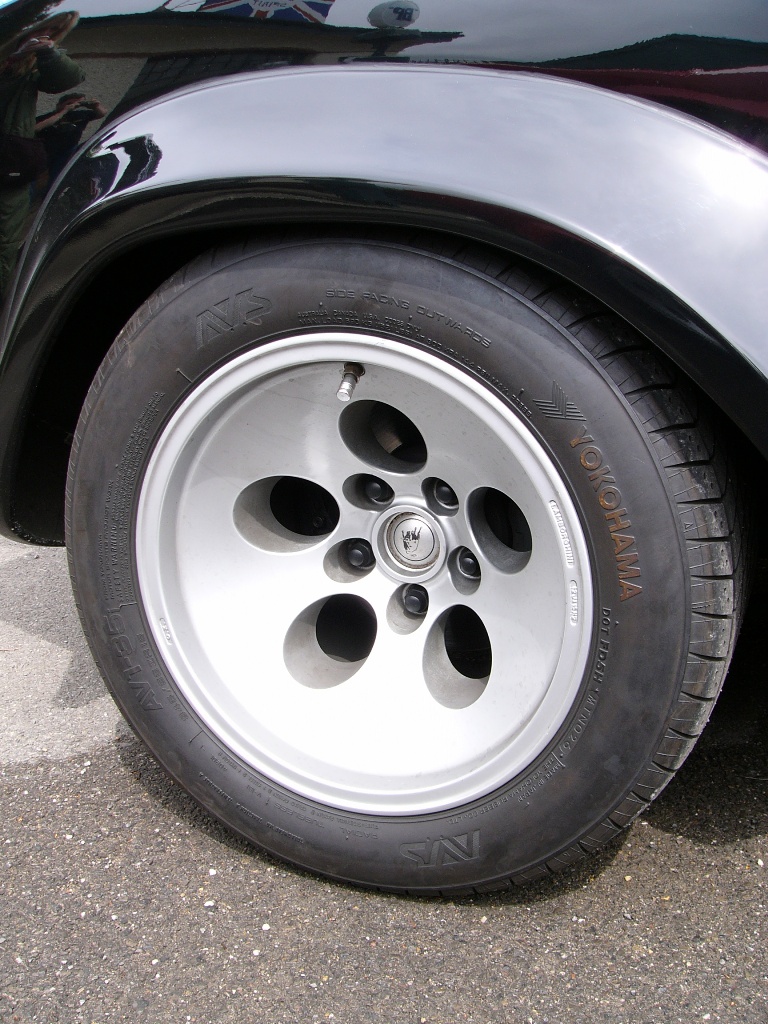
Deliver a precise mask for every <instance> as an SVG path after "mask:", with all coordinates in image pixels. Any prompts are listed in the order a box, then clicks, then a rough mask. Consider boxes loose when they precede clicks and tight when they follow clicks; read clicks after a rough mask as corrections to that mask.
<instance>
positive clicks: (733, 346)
mask: <svg viewBox="0 0 768 1024" xmlns="http://www.w3.org/2000/svg"><path fill="white" fill-rule="evenodd" d="M323 218H325V219H326V220H329V219H333V220H335V221H337V222H338V221H354V220H365V221H367V222H369V223H371V222H378V223H388V224H408V225H410V226H427V227H433V228H438V229H442V230H446V231H453V232H458V233H460V234H462V235H465V236H468V237H473V238H476V239H479V240H484V241H487V242H492V243H495V244H499V245H503V246H504V247H506V248H507V249H509V250H511V251H514V252H518V253H521V254H522V255H525V256H528V257H531V258H533V259H537V260H538V261H539V262H541V263H543V264H545V265H548V266H549V267H551V268H552V269H553V270H555V271H557V272H558V273H561V274H563V275H564V276H566V277H567V278H569V279H571V280H572V281H574V282H575V283H577V284H579V285H581V286H583V287H585V288H586V289H587V290H589V291H590V292H591V293H592V294H594V295H596V296H597V297H598V298H599V299H601V300H602V301H604V302H605V303H607V304H608V305H609V306H611V307H613V308H614V309H615V310H617V311H618V312H619V313H621V314H623V315H624V316H626V317H627V319H629V320H630V321H631V322H633V323H634V324H635V325H636V326H637V327H639V328H640V329H641V330H644V331H645V333H646V334H647V335H648V336H649V337H650V338H651V340H653V341H654V342H655V343H656V344H658V345H659V346H660V347H661V348H663V349H664V350H665V351H666V352H667V353H668V354H669V355H670V356H672V358H673V359H675V360H676V361H677V362H678V364H679V365H681V366H682V367H683V369H684V370H685V371H686V372H687V373H688V374H689V375H690V376H691V377H692V378H693V379H694V380H696V381H697V382H698V383H699V384H700V385H701V386H702V387H703V388H704V389H705V390H706V391H708V392H709V393H710V394H711V395H712V396H713V398H714V399H715V400H716V401H717V402H718V404H720V405H721V406H722V407H723V408H724V409H725V411H726V412H727V414H728V415H730V416H731V418H732V419H733V420H734V421H735V422H736V423H737V424H738V425H739V426H740V427H741V428H742V429H743V430H744V431H745V432H746V434H747V435H748V436H749V437H750V438H751V439H752V440H753V441H754V442H755V443H756V445H757V446H758V447H759V448H760V449H761V450H762V451H763V453H764V454H767V455H768V424H767V423H766V420H765V416H764V409H765V402H766V398H767V397H768V340H767V339H766V330H765V289H766V281H768V160H766V159H765V158H764V157H763V156H762V155H761V154H759V153H757V152H756V151H753V150H751V149H749V148H748V147H747V146H745V145H744V144H741V143H738V142H735V141H734V140H732V139H731V138H730V137H729V136H726V135H724V134H722V133H720V132H718V131H716V130H714V129H712V128H710V127H708V126H706V125H704V124H703V123H700V122H698V121H696V120H693V119H691V118H688V117H685V116H683V115H681V114H677V113H675V112H672V111H670V110H668V109H666V108H663V107H660V106H656V105H654V104H650V103H646V102H643V101H639V100H634V99H630V98H627V97H625V96H621V95H618V94H616V93H611V92H606V91H603V90H601V89H597V88H594V87H592V86H586V85H582V84H579V83H574V82H569V81H564V80H561V79H558V78H552V77H547V76H543V75H534V74H527V73H520V72H497V71H490V70H481V69H474V68H445V67H439V68H437V67H423V66H421V67H414V66H402V65H398V66H347V67H344V68H300V69H289V70H280V71H270V72H263V73H256V74H249V75H242V76H236V77H232V78H227V79H219V80H216V81H213V82H206V83H204V84H202V85H200V86H196V87H191V88H189V89H186V90H183V91H180V92H178V93H174V94H172V95H170V96H168V97H166V98H164V99H162V100H160V101H157V102H155V103H153V104H151V105H148V106H145V107H142V108H138V109H137V110H135V111H134V112H132V113H130V114H128V115H126V116H125V117H123V118H122V119H121V120H120V121H117V122H115V123H113V124H111V125H109V126H108V127H107V128H105V129H104V130H103V131H102V132H101V133H99V135H98V136H96V137H95V139H94V140H92V143H91V145H90V146H89V148H87V149H86V150H85V151H84V152H83V153H82V154H81V155H80V156H79V157H78V158H76V160H75V161H74V163H73V164H71V165H70V167H69V169H68V171H67V172H66V173H65V175H64V177H63V178H62V179H60V181H59V183H58V185H57V187H56V188H55V189H54V191H53V194H52V195H51V196H50V197H49V199H48V201H47V203H46V205H45V207H44V208H43V210H42V211H41V213H40V215H39V217H38V220H37V223H36V225H35V228H34V230H33V232H32V237H31V241H30V242H29V243H28V245H27V249H26V251H25V254H24V256H23V257H22V260H21V264H20V267H19V271H18V274H17V279H16V291H15V299H14V300H12V301H11V303H10V306H9V309H8V311H7V313H6V324H5V328H6V329H5V332H4V337H5V348H4V351H3V354H2V362H0V374H1V375H2V376H0V452H2V449H3V448H5V449H6V454H5V459H4V465H3V471H4V474H3V475H5V474H7V472H8V468H9V455H8V449H9V445H10V442H9V439H10V438H11V437H12V435H13V434H14V433H15V431H16V430H17V429H18V428H19V424H20V422H21V420H22V416H23V412H22V410H23V399H21V398H20V397H19V396H20V393H21V392H24V391H25V390H27V389H28V388H29V387H30V386H31V385H30V382H31V381H32V379H33V376H34V375H33V373H31V372H30V368H31V367H35V366H39V365H40V364H41V363H42V361H43V360H44V358H45V354H46V352H47V350H48V347H49V345H50V344H51V343H52V339H53V338H54V337H55V335H56V331H57V329H58V327H59V326H60V324H61V322H62V318H63V317H64V316H65V315H66V310H67V309H68V308H69V307H70V305H71V303H72V302H73V301H74V299H75V298H76V297H77V294H78V293H79V291H81V290H82V288H83V287H84V286H85V284H86V283H87V281H88V280H90V279H92V278H93V276H94V275H95V274H96V273H98V271H99V269H100V268H101V267H102V266H104V265H105V264H106V263H107V262H108V261H109V260H110V259H112V258H113V257H114V256H115V255H116V254H117V253H118V252H120V251H124V250H125V249H127V248H130V247H132V246H134V245H137V244H139V243H141V242H145V241H147V239H150V238H152V237H154V236H158V235H162V234H169V233H171V232H178V231H184V230H193V229H198V228H200V227H206V226H213V227H217V228H218V227H222V226H226V225H237V226H238V227H240V228H242V227H243V226H247V225H259V224H262V225H263V224H267V223H270V222H273V223H274V222H275V221H280V222H281V223H286V222H287V221H288V222H290V221H302V222H306V221H308V220H317V219H323ZM73 268H76V269H75V270H74V272H73ZM14 370H15V372H14Z"/></svg>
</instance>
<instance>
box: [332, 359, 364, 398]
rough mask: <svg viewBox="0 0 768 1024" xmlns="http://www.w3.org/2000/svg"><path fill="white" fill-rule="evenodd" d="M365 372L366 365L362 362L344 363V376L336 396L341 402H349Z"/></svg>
mask: <svg viewBox="0 0 768 1024" xmlns="http://www.w3.org/2000/svg"><path fill="white" fill-rule="evenodd" d="M364 373H365V367H364V366H361V365H360V363H344V376H343V377H342V378H341V384H340V385H339V390H338V391H337V392H336V397H337V398H338V400H339V401H340V402H348V401H349V400H350V398H351V397H352V393H353V391H354V390H355V388H356V387H357V382H358V381H359V380H360V378H361V377H362V376H363V374H364Z"/></svg>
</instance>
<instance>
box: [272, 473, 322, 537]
mask: <svg viewBox="0 0 768 1024" xmlns="http://www.w3.org/2000/svg"><path fill="white" fill-rule="evenodd" d="M269 507H270V509H271V511H272V515H273V516H274V517H275V519H276V520H277V521H278V523H280V525H281V526H284V527H285V529H286V530H290V532H291V533H296V534H298V535H299V536H301V537H326V536H327V535H328V534H329V533H332V532H333V531H334V530H335V529H336V526H337V524H338V522H339V506H338V505H337V503H336V500H335V498H333V496H332V495H331V494H329V493H328V491H326V489H325V488H324V487H321V486H320V485H319V484H316V483H314V482H313V481H312V480H303V479H301V478H300V477H295V476H283V477H280V479H279V480H278V481H277V482H276V483H275V486H274V487H273V488H272V493H271V494H270V496H269Z"/></svg>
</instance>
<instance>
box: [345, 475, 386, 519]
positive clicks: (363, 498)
mask: <svg viewBox="0 0 768 1024" xmlns="http://www.w3.org/2000/svg"><path fill="white" fill-rule="evenodd" d="M343 490H344V497H345V498H346V499H347V501H349V502H350V503H351V504H352V505H356V506H357V507H358V508H367V509H376V510H379V509H383V508H386V507H387V506H388V505H391V504H392V501H393V499H394V497H395V492H394V491H393V490H392V488H391V487H390V486H389V484H388V483H387V482H386V480H382V479H381V478H380V477H378V476H370V475H369V474H368V473H358V474H357V475H356V476H351V477H349V478H348V479H347V480H345V481H344V487H343Z"/></svg>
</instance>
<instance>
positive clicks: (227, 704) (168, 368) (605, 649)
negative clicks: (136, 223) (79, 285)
mask: <svg viewBox="0 0 768 1024" xmlns="http://www.w3.org/2000/svg"><path fill="white" fill-rule="evenodd" d="M700 404H701V403H700V402H699V401H698V399H697V398H696V396H695V395H694V394H692V393H691V392H689V391H688V390H687V389H686V388H685V386H681V385H679V384H678V383H677V382H676V380H675V373H674V371H673V370H672V369H671V368H670V367H669V366H668V365H667V364H666V363H665V362H664V361H662V360H661V359H659V358H658V357H656V356H655V355H654V354H652V352H651V351H649V348H648V346H647V345H646V344H645V343H644V342H643V341H642V340H641V339H640V338H639V337H638V336H637V335H636V334H635V333H634V332H633V331H632V330H631V329H630V328H629V327H628V326H627V325H625V324H624V323H623V322H622V321H620V320H618V318H616V317H614V316H613V315H611V314H609V313H608V312H606V311H605V310H603V309H601V308H599V307H596V306H595V305H594V304H593V303H592V302H591V300H589V299H588V298H586V297H585V296H583V295H581V294H580V293H578V292H575V291H574V290H573V289H571V288H570V287H567V286H565V285H563V284H561V283H559V282H556V281H550V280H548V279H546V278H543V277H537V276H536V275H533V276H531V275H530V274H529V273H528V272H527V271H525V270H524V269H522V268H521V267H519V266H510V265H509V263H508V262H507V261H505V260H504V258H503V257H499V256H498V255H497V254H495V253H493V252H490V251H484V250H479V249H478V250H474V249H470V248H467V247H462V248H458V247H457V246H456V245H455V243H443V242H434V241H432V240H430V239H424V238H419V239H418V240H417V241H398V240H392V239H387V238H383V237H382V238H372V239H362V238H356V237H346V238H325V239H316V238H284V239H273V240H271V241H270V242H269V243H268V244H267V243H259V244H255V243H251V244H248V245H245V246H241V247H239V248H229V249H226V250H221V251H218V252H214V253H209V254H207V255H206V256H204V257H202V258H200V259H198V260H196V261H195V262H194V263H193V264H191V265H190V266H189V267H188V268H186V270H184V271H183V272H181V273H180V274H178V275H177V276H176V277H174V278H173V279H172V280H171V281H169V282H168V283H167V284H166V285H165V286H164V287H163V288H162V289H161V290H160V291H159V292H158V293H157V294H156V295H155V296H153V297H152V298H151V299H150V300H149V301H148V302H147V303H146V305H145V306H144V307H142V309H141V310H139V311H138V313H137V314H136V315H135V316H134V318H133V320H132V321H131V322H130V323H129V324H128V326H127V327H126V329H125V330H124V331H123V333H122V334H121V336H120V337H119V338H118V339H117V341H116V342H115V344H114V346H113V347H112V349H111V351H110V352H109V354H108V356H107V358H106V359H105V362H104V364H103V366H102V368H101V370H100V372H99V374H98V377H97V379H96V381H95V382H94V384H93V387H92V388H91V391H90V393H89V395H88V398H87V401H86V403H85V407H84V410H83V414H82V417H81V421H80V424H79V426H78V430H77V434H76V437H75V443H74V448H73V454H72V460H71V466H70V479H69V486H68V506H67V529H68V544H69V549H70V561H71V567H72V575H73V581H74V586H75V591H76V596H77V600H78V605H79V608H80V610H81V615H82V619H83V622H84V626H85V629H86V632H87V634H88V636H89V639H90V642H91V645H92V648H93V651H94V654H95V656H96V658H97V660H98V662H99V664H100V666H101V668H102V671H103V673H104V675H105V678H106V680H107V683H108V685H109V687H110V689H111V691H112V693H113V694H114V696H115V699H116V700H117V702H118V703H119V705H120V707H121V708H122V710H123V712H124V714H125V715H126V717H127V718H128V720H129V721H130V722H131V724H132V725H133V727H134V729H135V730H136V732H137V733H138V734H139V735H140V736H141V737H142V738H143V740H144V741H145V742H146V744H147V745H148V747H149V748H150V750H151V751H152V752H153V753H154V755H155V756H156V757H157V759H158V760H159V761H160V762H161V763H162V765H163V766H164V767H165V768H166V769H167V771H168V772H169V773H170V774H171V775H172V776H173V777H174V778H176V779H177V780H178V781H179V783H180V784H181V785H182V786H184V787H185V788H186V789H187V790H188V791H189V792H190V793H191V794H192V795H193V796H194V797H195V798H196V799H197V800H198V801H199V802H200V803H201V804H203V805H204V806H205V807H206V808H207V809H208V810H209V811H211V812H212V813H213V814H214V815H216V816H217V817H218V818H219V819H221V820H222V821H224V822H225V823H226V824H228V825H229V826H230V827H231V828H233V829H235V830H236V831H237V832H239V833H240V834H242V835H244V836H247V837H248V838H249V839H251V840H252V841H254V842H256V843H258V844H259V845H260V846H262V847H264V848H265V849H267V850H269V851H271V852H272V853H274V854H275V855H277V856H279V857H281V858H284V859H287V860H289V861H292V862H294V863H296V864H298V865H301V866H302V867H306V868H309V869H312V870H315V871H319V872H322V873H324V874H327V875H330V876H333V877H335V878H339V879H344V880H349V881H353V882H356V883H361V884H365V885H370V886H377V887H381V888H386V889H393V890H399V891H412V892H463V891H468V890H472V889H489V888H494V887H498V886H501V885H505V884H508V882H509V881H510V880H512V881H521V880H525V879H529V878H535V877H538V876H539V875H541V874H544V873H546V872H548V871H551V870H556V869H558V868H561V867H563V866H565V865H567V864H569V863H571V862H572V861H573V860H575V859H578V858H580V857H581V856H583V854H584V852H585V851H588V850H590V849H594V848H596V847H598V846H600V845H601V844H602V843H604V842H606V841H607V840H609V839H610V838H611V837H612V836H614V835H615V834H616V833H617V832H618V831H619V830H620V828H622V827H623V826H624V825H625V824H626V823H628V822H629V821H630V820H631V819H632V818H633V817H634V816H635V815H636V814H637V813H638V812H639V811H640V810H641V809H642V808H643V807H644V806H646V805H647V803H648V802H649V801H650V800H651V799H652V798H653V797H654V796H655V795H656V794H657V793H658V792H659V791H660V790H661V789H662V788H663V786H664V785H665V784H666V782H667V781H668V780H669V778H670V777H671V775H672V773H673V772H674V770H675V769H676V768H677V767H678V766H679V765H680V764H681V763H682V761H683V759H684V757H685V756H686V754H687V752H688V750H689V749H690V747H691V745H692V743H693V741H694V738H695V737H696V736H697V735H698V733H699V732H700V731H701V729H702V727H703V725H704V723H705V721H706V719H707V717H708V715H709V711H710V708H711V705H712V701H713V699H714V697H715V696H716V694H717V692H718V691H719V688H720V685H721V683H722V678H723V675H724V672H725V669H726V667H727V663H728V659H729V657H730V652H731V648H732V644H733V639H734V635H735V629H736V623H737V618H738V607H739V595H740V591H741V582H740V581H741V568H740V561H741V560H740V556H739V551H740V533H739V530H740V527H739V522H738V519H737V516H736V513H735V503H734V501H733V498H732V493H731V492H732V485H731V482H730V478H729V472H728V468H727V465H726V462H725V458H724V455H723V453H722V451H721V449H720V447H719V445H718V444H717V443H716V442H715V440H714V439H713V434H712V431H711V428H710V426H709V425H708V422H707V420H706V418H705V416H704V413H703V412H702V411H701V409H700V408H699V406H700Z"/></svg>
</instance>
